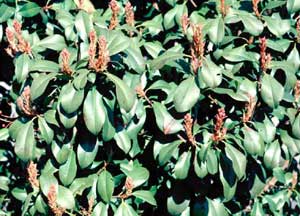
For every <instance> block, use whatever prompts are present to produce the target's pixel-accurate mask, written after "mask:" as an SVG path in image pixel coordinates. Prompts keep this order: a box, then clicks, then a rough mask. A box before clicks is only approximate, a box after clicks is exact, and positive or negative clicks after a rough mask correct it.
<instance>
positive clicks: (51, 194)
mask: <svg viewBox="0 0 300 216" xmlns="http://www.w3.org/2000/svg"><path fill="white" fill-rule="evenodd" d="M47 198H48V205H49V207H50V209H51V211H52V212H53V214H54V215H55V216H62V215H63V214H64V212H65V209H64V208H62V207H59V206H58V205H57V203H56V200H57V195H56V188H55V185H54V184H52V185H51V186H50V188H49V190H48V194H47Z"/></svg>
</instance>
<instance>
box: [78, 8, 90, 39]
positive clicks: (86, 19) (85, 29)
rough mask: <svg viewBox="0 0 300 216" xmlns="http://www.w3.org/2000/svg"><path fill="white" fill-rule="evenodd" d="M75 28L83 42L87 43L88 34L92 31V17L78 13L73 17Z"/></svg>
mask: <svg viewBox="0 0 300 216" xmlns="http://www.w3.org/2000/svg"><path fill="white" fill-rule="evenodd" d="M75 27H76V30H77V33H78V35H79V36H80V38H81V39H82V40H83V41H88V38H89V33H90V32H91V31H92V29H93V23H92V17H91V15H90V14H88V13H86V12H85V11H82V10H81V11H79V13H78V14H77V15H76V17H75Z"/></svg>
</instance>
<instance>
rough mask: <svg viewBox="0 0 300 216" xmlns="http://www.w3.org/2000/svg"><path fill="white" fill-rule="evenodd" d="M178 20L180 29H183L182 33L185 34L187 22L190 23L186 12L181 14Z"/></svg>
mask: <svg viewBox="0 0 300 216" xmlns="http://www.w3.org/2000/svg"><path fill="white" fill-rule="evenodd" d="M180 22H181V27H182V31H183V33H184V34H186V33H187V29H188V27H189V24H190V19H189V16H188V14H183V15H182V16H181V19H180Z"/></svg>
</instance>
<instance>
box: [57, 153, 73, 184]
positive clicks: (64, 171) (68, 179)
mask: <svg viewBox="0 0 300 216" xmlns="http://www.w3.org/2000/svg"><path fill="white" fill-rule="evenodd" d="M76 172H77V164H76V156H75V153H74V151H71V153H70V154H69V157H68V160H67V162H66V163H65V164H63V165H61V166H60V167H59V173H58V174H59V179H60V181H61V182H62V183H63V184H64V185H65V186H67V185H69V184H71V183H72V182H73V180H74V179H75V177H76Z"/></svg>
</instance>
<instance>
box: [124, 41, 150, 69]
mask: <svg viewBox="0 0 300 216" xmlns="http://www.w3.org/2000/svg"><path fill="white" fill-rule="evenodd" d="M126 43H128V42H126ZM134 44H135V41H134V40H131V41H130V46H129V47H128V48H127V49H126V50H125V53H126V54H127V56H126V58H125V59H124V62H125V64H127V65H128V66H129V68H131V69H133V70H134V71H136V72H138V73H143V72H144V70H145V59H144V57H143V55H142V52H141V50H140V48H139V47H138V46H134Z"/></svg>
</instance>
